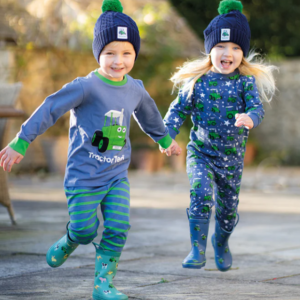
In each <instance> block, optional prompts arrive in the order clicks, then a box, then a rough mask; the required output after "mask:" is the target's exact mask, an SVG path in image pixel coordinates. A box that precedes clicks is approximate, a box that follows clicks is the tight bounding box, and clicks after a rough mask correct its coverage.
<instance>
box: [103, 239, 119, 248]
mask: <svg viewBox="0 0 300 300" xmlns="http://www.w3.org/2000/svg"><path fill="white" fill-rule="evenodd" d="M102 239H103V240H104V241H105V242H107V243H109V244H111V245H114V246H116V247H124V244H118V243H114V242H112V241H110V240H107V239H105V238H102Z"/></svg>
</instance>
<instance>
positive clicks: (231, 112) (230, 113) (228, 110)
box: [226, 106, 238, 120]
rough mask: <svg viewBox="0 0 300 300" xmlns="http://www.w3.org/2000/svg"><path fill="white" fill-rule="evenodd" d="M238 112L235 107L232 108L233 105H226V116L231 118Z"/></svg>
mask: <svg viewBox="0 0 300 300" xmlns="http://www.w3.org/2000/svg"><path fill="white" fill-rule="evenodd" d="M237 113H238V111H237V110H236V109H234V108H233V106H228V107H226V117H227V118H228V119H229V120H231V119H233V118H234V116H235V115H236V114H237Z"/></svg>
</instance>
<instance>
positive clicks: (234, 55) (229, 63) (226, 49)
mask: <svg viewBox="0 0 300 300" xmlns="http://www.w3.org/2000/svg"><path fill="white" fill-rule="evenodd" d="M210 55H211V62H212V64H213V67H212V71H213V72H216V73H222V74H229V73H232V72H233V71H234V70H235V69H236V68H238V67H239V65H240V64H241V62H242V59H243V50H242V49H241V47H240V46H239V45H237V44H235V43H231V42H228V43H219V44H217V45H216V46H214V47H213V48H212V50H211V52H210Z"/></svg>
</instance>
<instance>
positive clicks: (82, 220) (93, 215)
mask: <svg viewBox="0 0 300 300" xmlns="http://www.w3.org/2000/svg"><path fill="white" fill-rule="evenodd" d="M96 215H97V212H95V213H93V214H92V215H91V216H90V217H89V218H86V219H81V220H74V221H72V220H71V221H70V222H71V223H80V222H85V221H88V220H90V219H92V218H94V217H95V216H96Z"/></svg>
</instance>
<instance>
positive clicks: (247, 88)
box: [243, 82, 253, 92]
mask: <svg viewBox="0 0 300 300" xmlns="http://www.w3.org/2000/svg"><path fill="white" fill-rule="evenodd" d="M243 87H244V91H245V92H248V91H253V84H252V83H250V84H249V86H246V82H243Z"/></svg>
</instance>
